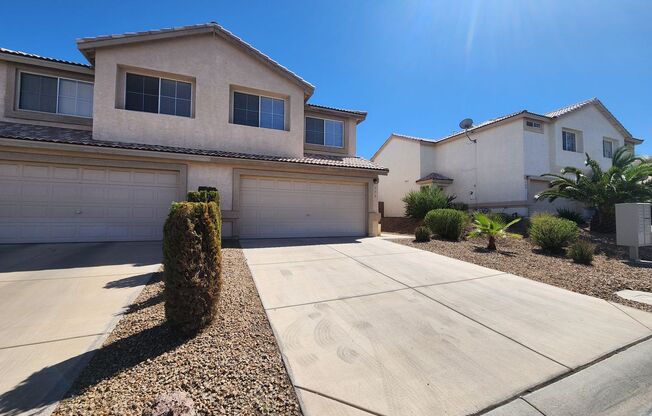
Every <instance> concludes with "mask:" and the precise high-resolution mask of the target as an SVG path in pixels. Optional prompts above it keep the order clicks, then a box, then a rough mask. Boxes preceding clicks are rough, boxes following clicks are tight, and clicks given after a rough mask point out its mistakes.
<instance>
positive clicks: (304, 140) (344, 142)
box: [303, 116, 346, 149]
mask: <svg viewBox="0 0 652 416" xmlns="http://www.w3.org/2000/svg"><path fill="white" fill-rule="evenodd" d="M308 117H310V118H316V119H317V120H324V144H316V143H308V142H307V141H306V140H307V139H308V138H307V137H306V128H305V125H306V122H305V120H304V128H303V143H304V144H307V145H309V146H321V147H330V148H332V149H344V147H345V144H346V134H345V131H344V127H345V123H344V122H343V121H342V120H336V119H334V118H325V117H315V116H305V118H308ZM326 121H334V122H336V123H340V124H341V125H342V146H331V145H329V144H326Z"/></svg>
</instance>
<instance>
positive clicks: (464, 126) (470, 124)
mask: <svg viewBox="0 0 652 416" xmlns="http://www.w3.org/2000/svg"><path fill="white" fill-rule="evenodd" d="M471 127H473V120H471V119H470V118H465V119H464V120H462V121H460V128H461V129H462V130H468V129H470V128H471Z"/></svg>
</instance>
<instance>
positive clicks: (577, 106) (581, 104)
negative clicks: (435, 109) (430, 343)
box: [390, 97, 643, 143]
mask: <svg viewBox="0 0 652 416" xmlns="http://www.w3.org/2000/svg"><path fill="white" fill-rule="evenodd" d="M590 104H595V105H596V106H597V107H598V109H599V110H600V111H601V112H602V113H603V114H604V115H605V116H606V117H607V118H608V119H609V120H610V121H611V123H613V124H614V126H616V128H617V129H618V130H619V131H620V132H621V133H622V134H623V135H624V136H625V138H626V140H630V141H633V142H635V143H642V142H643V141H642V140H641V139H636V138H634V137H632V135H631V133H630V132H629V131H627V129H626V128H625V127H624V126H623V125H622V124H621V123H620V121H618V119H617V118H616V117H615V116H614V115H613V114H612V113H611V112H610V111H609V110H608V109H607V108H606V107H605V106H604V104H602V102H601V101H600V100H599V99H598V98H595V97H594V98H591V99H589V100H585V101H582V102H579V103H575V104H571V105H569V106H566V107H563V108H560V109H558V110H555V111H551V112H549V113H546V114H538V113H533V112H531V111H528V110H521V111H517V112H515V113H511V114H507V115H504V116H502V117H497V118H494V119H491V120H487V121H484V122H482V123H480V124H478V125H475V126H473V127H471V128H470V129H469V130H468V131H469V132H472V131H474V130H476V129H479V128H482V127H486V126H489V125H492V124H495V123H498V122H501V121H503V120H507V119H509V118H511V117H515V116H518V115H521V114H526V115H530V116H536V117H542V118H544V119H546V118H547V119H555V118H559V117H561V116H563V115H566V114H568V113H571V112H573V111H577V110H579V109H582V108H584V107H586V106H587V105H590ZM462 133H464V131H463V130H461V131H458V132H455V133H452V134H449V135H448V136H444V137H441V138H439V139H428V138H424V137H415V136H408V135H404V134H398V133H392V135H393V136H397V137H403V138H406V139H412V140H417V141H421V142H426V143H439V142H442V141H445V140H448V139H451V138H453V137H456V136H459V135H460V134H462ZM390 137H391V136H390Z"/></svg>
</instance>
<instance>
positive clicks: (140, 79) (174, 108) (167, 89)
mask: <svg viewBox="0 0 652 416" xmlns="http://www.w3.org/2000/svg"><path fill="white" fill-rule="evenodd" d="M191 97H192V85H191V84H190V83H189V82H183V81H176V80H173V79H166V78H158V77H148V76H145V75H138V74H130V73H127V85H126V95H125V110H132V111H143V112H146V113H160V114H170V115H175V116H182V117H190V114H191V108H192V98H191Z"/></svg>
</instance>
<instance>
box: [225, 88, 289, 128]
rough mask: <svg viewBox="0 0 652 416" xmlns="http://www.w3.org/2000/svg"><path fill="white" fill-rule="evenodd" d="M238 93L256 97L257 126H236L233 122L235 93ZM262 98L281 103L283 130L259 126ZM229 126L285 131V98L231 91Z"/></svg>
mask: <svg viewBox="0 0 652 416" xmlns="http://www.w3.org/2000/svg"><path fill="white" fill-rule="evenodd" d="M236 92H237V93H240V94H246V95H255V96H256V97H258V125H257V126H250V125H248V124H238V123H234V122H233V118H234V115H235V93H236ZM262 97H265V98H269V99H272V100H281V101H283V128H282V129H275V128H273V127H262V126H261V125H260V99H261V98H262ZM231 103H232V104H231V124H235V125H237V126H245V127H256V128H259V129H269V130H276V131H287V126H286V124H287V123H286V111H285V110H286V108H287V106H286V105H285V104H286V103H287V100H286V99H285V98H280V97H273V96H271V95H264V94H256V93H253V92H247V91H242V90H233V93H232V94H231Z"/></svg>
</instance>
